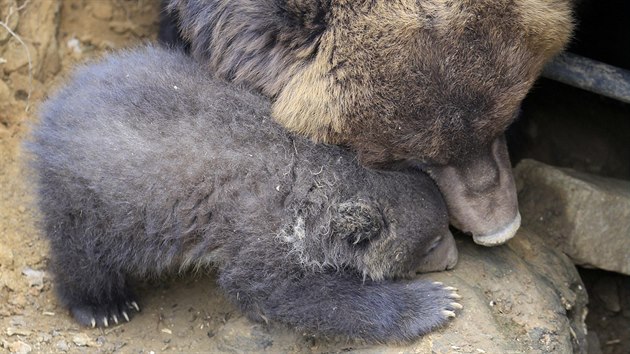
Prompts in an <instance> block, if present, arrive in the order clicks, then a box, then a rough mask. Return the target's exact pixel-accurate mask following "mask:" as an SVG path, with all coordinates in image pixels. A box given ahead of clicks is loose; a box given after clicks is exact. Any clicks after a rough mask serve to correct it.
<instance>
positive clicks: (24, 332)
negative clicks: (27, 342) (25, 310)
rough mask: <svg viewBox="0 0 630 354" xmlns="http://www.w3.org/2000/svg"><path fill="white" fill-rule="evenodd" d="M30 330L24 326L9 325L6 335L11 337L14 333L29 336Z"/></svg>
mask: <svg viewBox="0 0 630 354" xmlns="http://www.w3.org/2000/svg"><path fill="white" fill-rule="evenodd" d="M31 333H33V332H31V331H30V330H28V329H24V328H17V327H9V328H7V336H9V337H11V336H14V335H20V336H30V335H31Z"/></svg>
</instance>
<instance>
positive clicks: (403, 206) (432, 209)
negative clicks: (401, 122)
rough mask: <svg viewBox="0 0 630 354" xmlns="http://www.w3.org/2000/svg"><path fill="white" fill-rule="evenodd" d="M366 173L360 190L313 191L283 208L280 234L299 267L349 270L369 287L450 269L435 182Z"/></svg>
mask: <svg viewBox="0 0 630 354" xmlns="http://www.w3.org/2000/svg"><path fill="white" fill-rule="evenodd" d="M367 173H368V174H370V176H369V178H365V179H363V180H364V181H365V184H363V185H361V186H359V185H350V186H347V187H345V188H344V187H340V186H339V185H337V187H336V188H338V189H337V190H336V193H325V194H324V192H323V191H318V190H314V191H311V192H309V194H308V195H307V196H306V197H303V198H301V199H300V200H299V201H298V202H297V203H296V204H294V205H292V206H291V207H289V209H291V210H292V212H290V213H289V214H290V215H291V216H290V217H289V219H290V221H289V222H287V223H285V225H287V226H285V227H284V228H283V230H282V231H281V232H280V240H281V241H283V242H285V243H287V244H289V248H290V251H289V254H292V255H293V256H295V257H296V259H297V262H298V263H300V264H301V265H302V266H305V267H315V268H321V267H332V268H346V269H347V268H349V269H352V270H355V271H357V272H358V273H360V274H362V275H363V277H366V278H370V279H373V280H381V279H385V278H400V277H402V278H407V277H410V276H414V275H415V274H416V272H431V271H442V270H446V269H451V268H453V267H454V266H455V265H456V263H457V257H458V253H457V247H456V245H455V240H454V238H453V235H452V234H451V232H450V231H449V228H448V220H449V218H448V212H447V209H446V205H445V203H444V200H443V198H442V195H441V194H440V192H439V190H438V189H437V187H436V186H435V184H434V182H433V181H432V180H431V179H430V178H429V177H428V176H427V175H425V174H423V173H420V172H419V171H416V172H415V173H402V172H388V173H379V172H374V171H369V170H367ZM393 181H396V182H395V183H393Z"/></svg>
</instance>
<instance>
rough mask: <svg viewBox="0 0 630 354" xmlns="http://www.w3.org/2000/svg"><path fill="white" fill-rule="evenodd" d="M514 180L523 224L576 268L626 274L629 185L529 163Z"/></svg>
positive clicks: (519, 168)
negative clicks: (565, 255) (562, 253)
mask: <svg viewBox="0 0 630 354" xmlns="http://www.w3.org/2000/svg"><path fill="white" fill-rule="evenodd" d="M514 175H515V178H516V184H517V189H518V198H519V206H520V211H521V215H522V218H523V221H522V222H523V225H525V226H527V227H528V228H530V229H531V230H532V231H534V232H536V233H537V234H539V235H540V236H542V237H544V239H545V242H547V243H548V244H549V245H551V246H552V247H554V248H557V249H559V250H562V251H563V252H565V253H566V254H567V255H568V256H569V257H571V259H572V260H573V261H574V262H575V263H577V264H580V265H584V266H587V267H597V268H601V269H605V270H610V271H615V272H619V273H623V274H627V275H630V252H628V250H629V249H630V181H621V180H616V179H610V178H603V177H598V176H594V175H589V174H585V173H580V172H577V171H574V170H570V169H559V168H555V167H551V166H548V165H545V164H542V163H540V162H536V161H533V160H523V161H521V162H520V163H519V164H518V166H517V167H516V169H515V170H514Z"/></svg>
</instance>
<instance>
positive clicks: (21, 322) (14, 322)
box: [10, 316, 26, 327]
mask: <svg viewBox="0 0 630 354" xmlns="http://www.w3.org/2000/svg"><path fill="white" fill-rule="evenodd" d="M10 323H11V326H13V327H26V320H25V319H24V316H13V317H11V320H10Z"/></svg>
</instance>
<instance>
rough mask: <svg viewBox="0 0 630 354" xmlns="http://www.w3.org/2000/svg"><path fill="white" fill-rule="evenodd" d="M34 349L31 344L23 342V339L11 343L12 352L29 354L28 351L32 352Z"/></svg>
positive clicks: (10, 349)
mask: <svg viewBox="0 0 630 354" xmlns="http://www.w3.org/2000/svg"><path fill="white" fill-rule="evenodd" d="M32 350H33V349H32V348H31V346H30V345H28V344H26V343H24V342H22V341H21V340H19V341H17V342H13V343H11V344H9V351H10V352H11V353H16V354H27V353H30V352H31V351H32Z"/></svg>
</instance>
